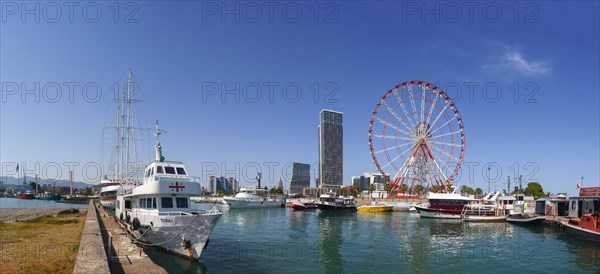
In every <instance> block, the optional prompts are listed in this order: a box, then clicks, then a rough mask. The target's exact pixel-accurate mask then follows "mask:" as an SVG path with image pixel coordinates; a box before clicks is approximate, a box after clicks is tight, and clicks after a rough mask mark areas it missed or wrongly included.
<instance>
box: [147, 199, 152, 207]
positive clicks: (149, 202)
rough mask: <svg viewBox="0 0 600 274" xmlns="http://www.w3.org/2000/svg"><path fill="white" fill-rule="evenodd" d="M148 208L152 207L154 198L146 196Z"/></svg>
mask: <svg viewBox="0 0 600 274" xmlns="http://www.w3.org/2000/svg"><path fill="white" fill-rule="evenodd" d="M146 208H152V198H146Z"/></svg>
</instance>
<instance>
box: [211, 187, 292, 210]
mask: <svg viewBox="0 0 600 274" xmlns="http://www.w3.org/2000/svg"><path fill="white" fill-rule="evenodd" d="M223 202H224V203H225V204H227V205H229V208H240V209H241V208H265V207H283V206H284V205H285V200H284V199H283V198H282V197H269V196H268V190H266V189H264V188H258V187H250V188H241V189H240V192H239V193H237V194H236V195H235V196H233V197H223Z"/></svg>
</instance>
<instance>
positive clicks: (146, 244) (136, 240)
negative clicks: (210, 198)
mask: <svg viewBox="0 0 600 274" xmlns="http://www.w3.org/2000/svg"><path fill="white" fill-rule="evenodd" d="M198 216H200V214H198V215H196V216H194V219H192V221H190V223H189V224H188V225H187V226H185V227H184V228H183V229H182V230H181V231H179V233H177V234H176V235H175V236H173V237H172V238H171V239H168V240H166V241H164V242H161V243H155V244H148V243H144V242H141V241H139V238H141V237H142V236H144V234H146V232H147V231H148V230H150V228H152V226H149V227H148V228H147V229H146V231H144V233H142V235H140V236H139V237H137V238H131V241H133V242H135V243H138V244H141V245H145V246H157V245H163V244H166V243H168V242H170V241H172V240H173V239H175V238H176V237H177V236H179V235H181V233H183V232H184V231H185V230H186V229H187V228H188V227H190V225H192V223H193V222H194V221H195V220H196V218H198Z"/></svg>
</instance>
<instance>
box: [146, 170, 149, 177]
mask: <svg viewBox="0 0 600 274" xmlns="http://www.w3.org/2000/svg"><path fill="white" fill-rule="evenodd" d="M146 177H150V169H146Z"/></svg>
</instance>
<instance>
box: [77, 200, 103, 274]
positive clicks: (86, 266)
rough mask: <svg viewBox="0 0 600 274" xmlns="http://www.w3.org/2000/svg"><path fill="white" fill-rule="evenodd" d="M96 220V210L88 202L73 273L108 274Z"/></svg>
mask: <svg viewBox="0 0 600 274" xmlns="http://www.w3.org/2000/svg"><path fill="white" fill-rule="evenodd" d="M98 218H99V216H98V210H97V208H96V207H95V204H94V201H92V200H90V201H89V204H88V212H87V216H86V218H85V225H84V227H83V233H82V234H81V241H80V242H79V252H78V253H77V259H76V261H75V267H74V269H73V273H82V274H83V273H86V274H87V273H110V268H109V267H108V259H107V257H106V250H105V249H104V243H103V242H102V234H100V224H99V223H98Z"/></svg>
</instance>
